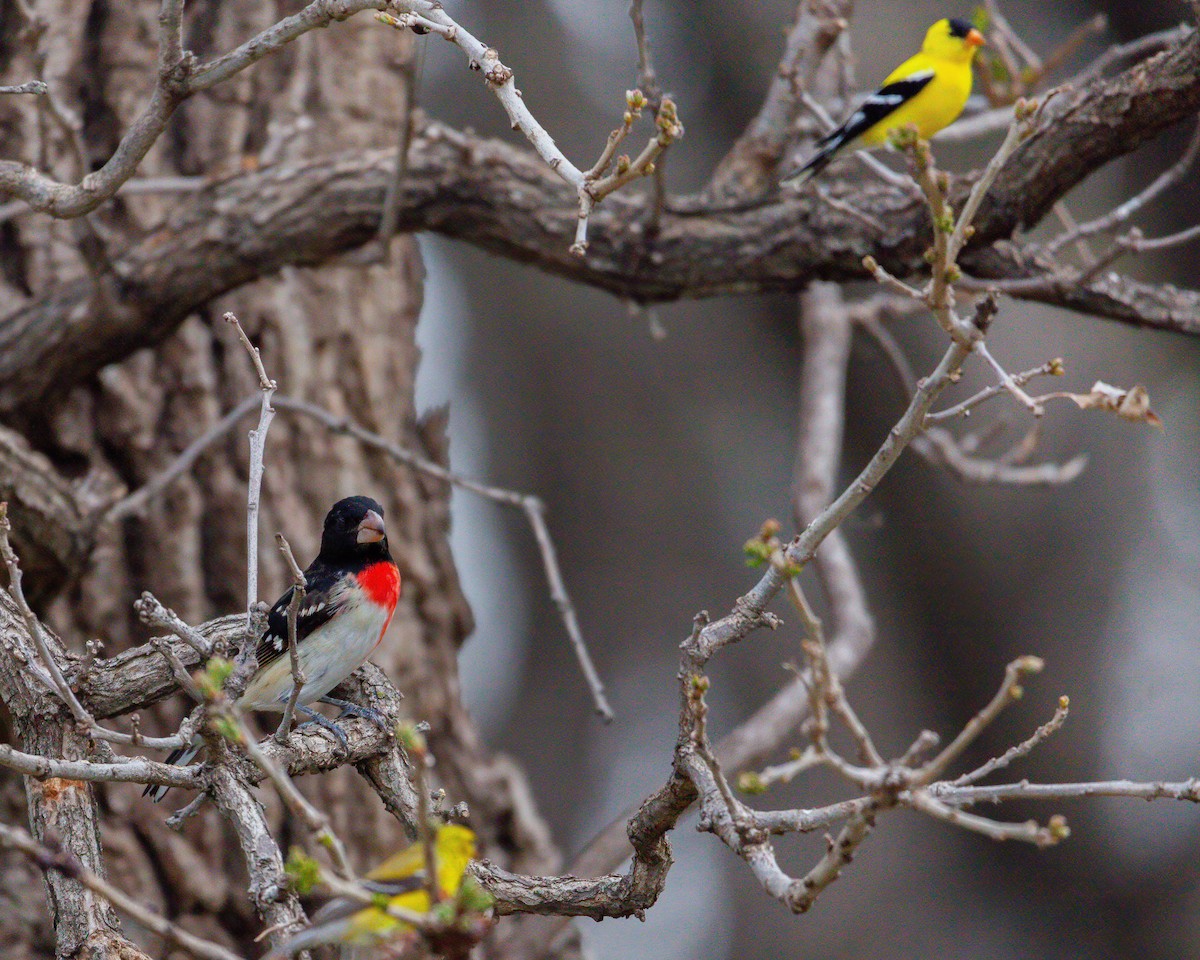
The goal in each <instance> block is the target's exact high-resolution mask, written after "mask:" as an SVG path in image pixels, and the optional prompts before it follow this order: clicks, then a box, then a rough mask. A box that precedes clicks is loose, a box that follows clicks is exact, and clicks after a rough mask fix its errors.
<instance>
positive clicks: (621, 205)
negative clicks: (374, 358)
mask: <svg viewBox="0 0 1200 960" xmlns="http://www.w3.org/2000/svg"><path fill="white" fill-rule="evenodd" d="M1198 110H1200V36H1198V35H1197V34H1196V33H1195V32H1192V33H1190V34H1189V35H1188V36H1187V37H1186V38H1185V39H1184V40H1182V41H1180V42H1179V43H1178V44H1177V45H1175V46H1173V47H1172V48H1170V49H1169V50H1166V51H1164V52H1162V53H1160V54H1158V55H1157V56H1155V57H1152V58H1151V59H1149V60H1147V61H1145V62H1143V63H1139V64H1136V65H1135V66H1134V67H1132V68H1131V69H1130V70H1128V71H1126V72H1125V73H1122V74H1120V75H1118V76H1116V77H1114V78H1112V79H1101V80H1096V81H1093V82H1092V83H1090V84H1088V85H1087V86H1086V87H1084V88H1083V89H1081V90H1077V91H1067V92H1063V93H1060V94H1058V95H1057V96H1055V97H1053V98H1051V100H1050V102H1049V104H1048V106H1047V108H1046V110H1045V111H1044V115H1043V117H1042V119H1041V121H1040V123H1039V127H1038V130H1037V131H1036V132H1035V133H1034V135H1033V136H1032V137H1030V138H1029V140H1028V142H1026V143H1025V144H1024V145H1023V146H1022V148H1021V149H1020V151H1019V152H1018V153H1017V155H1016V156H1015V157H1014V158H1013V161H1012V162H1011V163H1009V164H1008V165H1007V167H1006V168H1005V170H1004V171H1002V173H1001V175H1000V177H999V178H998V179H997V181H996V183H995V184H994V185H993V187H992V190H991V192H990V193H989V195H988V200H987V202H986V203H985V204H984V206H983V209H982V210H981V212H980V216H979V217H977V218H976V222H975V226H976V237H975V239H974V241H973V243H972V246H971V247H970V248H968V250H967V251H966V253H965V254H964V257H963V260H962V264H963V267H964V268H965V269H966V270H967V271H968V272H969V273H971V274H973V275H975V276H978V277H982V278H985V279H995V278H998V277H1001V278H1002V277H1011V276H1013V272H1012V271H1013V270H1014V269H1015V263H1014V255H1013V254H1012V253H1006V254H1005V255H1003V256H997V255H996V254H995V252H994V249H995V248H991V247H988V246H985V245H983V244H981V242H980V240H981V238H986V239H987V240H990V241H999V240H1003V239H1005V238H1008V237H1010V236H1011V235H1012V233H1013V231H1015V230H1016V229H1018V228H1019V227H1020V226H1022V225H1026V226H1027V225H1030V224H1032V223H1035V222H1036V220H1037V219H1038V218H1039V217H1040V216H1042V215H1044V213H1045V212H1046V211H1047V210H1049V208H1050V207H1051V206H1052V205H1053V203H1054V202H1055V201H1057V200H1058V199H1059V198H1061V197H1062V196H1063V195H1064V194H1066V193H1067V192H1068V191H1069V190H1070V189H1071V188H1072V187H1074V186H1075V185H1076V184H1077V183H1078V182H1079V181H1080V180H1081V179H1083V177H1085V176H1086V175H1087V174H1088V173H1091V172H1092V171H1094V170H1096V169H1099V168H1100V167H1101V166H1103V165H1104V164H1106V163H1108V162H1109V161H1111V160H1113V159H1115V158H1116V157H1119V156H1122V155H1124V154H1126V153H1128V152H1129V151H1131V150H1133V149H1135V148H1136V147H1137V146H1138V145H1139V144H1141V143H1143V142H1145V141H1146V140H1147V139H1149V138H1151V137H1153V136H1154V135H1156V134H1157V133H1159V132H1160V131H1162V130H1164V129H1166V128H1167V127H1169V126H1171V125H1173V124H1175V123H1178V122H1179V121H1181V120H1183V119H1185V118H1187V117H1189V116H1191V115H1193V114H1195V113H1196V112H1197V111H1198ZM410 154H411V155H410V163H409V176H408V178H407V180H406V181H405V183H404V184H403V187H402V189H401V190H400V195H399V197H398V198H397V203H398V229H401V230H433V231H437V232H440V233H443V234H445V235H447V236H452V237H458V238H462V239H464V240H467V241H468V242H470V243H473V244H476V245H478V246H481V247H483V248H485V249H488V250H491V251H493V252H496V253H498V254H500V255H502V256H506V257H509V258H511V259H513V260H516V261H519V262H532V263H535V264H536V265H538V266H539V267H541V268H542V269H545V270H547V271H550V272H553V273H557V274H560V275H562V276H565V277H568V278H570V279H573V280H576V281H578V282H581V283H587V284H590V285H592V286H596V287H600V288H602V289H605V290H609V291H611V292H613V293H615V294H618V295H620V296H623V297H628V298H631V299H634V300H638V301H642V302H649V301H663V300H674V299H678V298H683V297H709V296H717V295H721V294H728V293H734V292H739V293H745V292H760V291H779V290H790V291H795V290H799V289H800V288H802V287H804V286H805V285H806V284H807V283H808V282H810V281H811V280H813V279H829V280H846V279H861V278H862V277H863V275H864V272H863V268H862V258H863V257H864V256H867V255H870V256H873V257H875V258H876V260H877V261H878V262H879V263H880V264H881V265H882V266H883V267H884V268H885V269H886V270H887V271H888V272H889V273H891V274H893V275H896V276H900V277H903V276H910V275H914V274H916V273H919V272H920V271H921V270H922V269H923V268H924V261H923V254H924V251H925V248H926V246H927V245H928V239H927V238H928V224H927V222H926V220H927V218H926V214H925V210H924V207H923V204H922V203H921V202H920V201H919V200H916V199H914V198H913V197H912V196H911V195H909V194H906V193H905V192H903V191H901V190H898V189H896V188H893V187H889V186H887V185H882V184H877V183H860V184H842V185H839V186H838V189H837V190H835V191H831V193H830V195H831V196H833V197H834V198H835V199H839V200H844V199H850V198H852V199H853V206H854V208H855V210H856V211H860V212H861V213H863V214H866V215H867V216H868V217H870V218H872V219H873V220H875V221H878V222H879V223H881V224H883V225H884V226H885V230H884V232H883V233H882V234H880V233H879V232H878V231H877V230H876V229H874V228H869V227H868V226H867V224H866V223H865V222H864V221H863V219H862V217H861V216H854V215H851V214H850V213H849V212H847V211H845V210H844V209H841V208H839V206H837V205H831V204H829V203H826V202H824V201H823V200H822V199H821V198H820V197H819V196H812V195H804V196H802V197H794V196H786V197H778V198H774V199H772V200H764V201H763V202H762V203H759V204H752V205H746V206H742V207H737V208H726V209H722V208H720V207H714V206H712V205H711V204H709V203H707V202H706V201H702V200H696V201H694V202H691V203H684V204H680V205H677V207H676V209H675V211H674V212H671V211H666V212H664V214H663V216H662V218H661V222H660V224H659V230H658V231H657V233H655V235H654V236H653V237H650V236H647V235H645V233H644V231H641V230H639V229H638V225H639V224H640V223H641V222H642V221H643V220H644V219H645V218H646V217H647V216H648V215H649V214H650V206H651V201H650V200H649V199H647V198H642V197H630V196H627V195H618V196H615V197H612V198H610V200H609V202H608V204H607V205H606V207H605V209H603V210H599V211H597V212H595V213H594V214H593V216H592V220H593V224H592V231H591V234H590V240H589V247H588V255H587V257H586V258H582V259H581V258H579V257H576V256H573V255H572V254H571V253H570V252H569V251H568V249H567V246H568V242H569V238H570V237H571V236H572V235H573V234H574V231H575V227H576V223H577V216H576V212H577V211H576V201H577V199H578V198H577V197H576V196H575V195H574V193H573V192H572V191H571V189H570V188H569V187H567V186H566V185H564V184H563V183H562V181H561V180H560V179H558V177H556V176H555V174H554V173H553V172H551V171H550V170H549V169H547V168H546V166H545V165H544V164H543V163H542V162H541V160H540V159H538V158H537V157H536V156H534V155H533V154H532V153H530V152H529V151H526V150H520V149H517V148H515V147H512V146H509V145H507V144H503V143H499V142H497V141H490V140H480V139H478V138H476V137H472V136H468V135H465V134H462V133H459V132H457V131H454V130H451V129H449V128H446V127H444V126H441V125H439V124H435V123H427V124H426V125H425V126H424V128H423V129H421V130H420V131H419V132H418V134H417V135H416V136H415V137H414V139H413V143H412V146H411V150H410ZM394 170H395V160H394V155H393V154H392V153H390V152H366V153H364V152H361V151H359V152H355V153H354V154H352V155H351V154H344V155H337V156H333V157H321V158H317V159H314V160H310V161H307V162H305V163H302V164H297V165H282V166H279V167H273V168H268V169H266V170H262V171H257V172H254V173H247V174H243V175H240V176H236V177H233V178H231V179H229V180H226V181H223V182H221V183H219V184H215V185H213V186H212V187H209V188H207V189H204V190H200V191H197V192H196V193H195V194H194V195H189V196H188V197H187V198H186V200H185V201H184V202H182V203H180V204H179V206H178V207H177V208H176V210H175V211H174V212H173V214H172V215H171V216H170V217H169V218H168V220H167V221H166V222H165V223H164V224H163V225H162V226H161V227H160V228H159V229H156V230H154V231H152V232H151V233H149V234H148V235H146V236H145V237H144V238H142V239H141V240H140V241H139V242H137V243H135V244H134V245H133V246H132V247H130V248H128V249H127V250H125V251H114V252H113V257H112V259H113V265H114V273H113V274H110V275H108V276H106V277H104V278H103V279H102V281H101V282H100V283H99V284H95V283H94V282H93V281H92V280H91V279H88V280H80V281H76V282H74V283H64V284H60V285H58V286H56V287H55V289H54V290H53V291H52V292H50V293H49V294H48V295H47V296H45V297H43V298H41V299H39V300H36V301H33V302H32V303H30V304H27V305H26V306H24V307H22V308H20V309H18V310H16V311H14V312H12V313H10V314H8V315H7V316H5V317H4V318H2V319H0V383H2V384H3V386H2V387H0V413H6V412H12V411H13V410H14V409H18V408H21V407H27V406H29V405H30V404H33V403H36V402H38V401H40V400H42V399H43V398H44V397H45V396H46V394H47V393H49V392H51V391H52V390H54V389H59V390H61V389H65V388H67V387H69V386H70V385H72V384H74V383H77V382H79V381H80V380H81V379H83V378H85V377H87V376H88V375H90V374H91V373H92V372H94V371H95V370H96V369H98V368H99V367H100V366H102V365H104V364H106V363H110V362H113V361H115V360H119V359H121V358H122V357H124V356H126V355H128V354H129V353H130V352H132V351H133V350H134V349H138V348H141V347H144V346H145V345H146V344H147V343H153V342H156V341H158V340H160V339H162V338H163V337H165V336H167V335H168V334H169V333H171V332H172V331H173V330H174V329H175V328H176V327H177V326H178V325H179V323H180V322H182V320H183V318H184V317H186V316H187V315H188V313H189V312H191V311H192V310H194V309H196V308H197V307H198V306H200V305H201V304H203V303H206V302H207V301H209V300H211V299H212V298H213V297H215V296H217V295H219V294H221V293H224V292H226V291H228V290H230V289H233V288H235V287H237V286H239V285H241V284H243V283H246V282H249V281H251V280H254V279H257V278H259V277H262V276H266V275H269V274H271V273H273V272H274V271H276V270H278V269H279V268H280V267H282V266H285V265H288V264H291V265H314V264H319V263H322V262H325V261H327V260H329V259H330V258H332V257H334V256H336V255H337V254H339V253H343V252H345V251H347V250H351V249H353V248H355V247H358V246H360V245H362V244H364V243H366V242H368V241H369V240H370V239H371V238H372V237H373V236H375V234H376V232H377V231H378V227H379V217H380V211H381V209H382V203H383V199H384V197H385V195H386V192H387V189H388V185H389V183H390V181H391V178H392V176H393V174H394ZM971 182H973V178H971V177H968V178H963V179H962V180H961V181H958V182H956V186H955V188H954V189H952V190H951V193H950V199H951V203H952V205H953V206H955V207H956V208H957V207H959V206H961V203H962V201H963V199H964V197H965V191H966V189H967V188H968V187H969V186H970V183H971ZM247 210H254V211H255V215H254V216H253V217H248V216H246V215H245V212H246V211H247ZM701 263H702V264H704V269H703V270H697V268H696V265H697V264H701ZM1031 269H1032V268H1030V267H1025V268H1024V269H1023V273H1024V275H1026V276H1028V275H1029V273H1030V270H1031ZM1013 293H1014V295H1018V296H1030V297H1031V298H1035V299H1039V300H1043V301H1046V302H1054V303H1060V304H1062V305H1064V306H1067V307H1071V308H1073V309H1080V310H1086V311H1088V312H1093V313H1098V314H1100V315H1106V316H1111V317H1113V318H1114V319H1118V320H1123V321H1125V322H1132V323H1138V324H1141V325H1144V326H1152V327H1162V328H1165V329H1170V330H1178V331H1186V332H1192V331H1193V330H1197V329H1200V296H1196V295H1191V294H1189V293H1180V292H1178V291H1172V290H1170V289H1169V288H1163V289H1159V288H1152V287H1148V286H1139V285H1136V284H1133V285H1131V284H1130V283H1129V282H1128V281H1115V282H1114V281H1112V280H1109V279H1105V280H1102V281H1093V282H1092V283H1090V284H1088V285H1087V286H1086V287H1085V288H1084V289H1082V290H1073V289H1057V288H1055V287H1049V288H1047V287H1045V286H1042V287H1039V288H1038V289H1036V290H1034V291H1032V292H1028V293H1026V292H1023V291H1021V290H1014V291H1013ZM1139 311H1144V312H1139Z"/></svg>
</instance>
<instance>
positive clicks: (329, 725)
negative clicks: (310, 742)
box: [296, 706, 350, 753]
mask: <svg viewBox="0 0 1200 960" xmlns="http://www.w3.org/2000/svg"><path fill="white" fill-rule="evenodd" d="M296 712H297V713H302V714H304V716H306V717H308V722H307V723H302V724H300V726H299V727H297V728H296V729H298V730H303V729H304V728H305V727H320V728H321V729H322V730H328V731H329V733H331V734H332V735H333V738H334V739H335V740H337V742H338V743H339V744H341V747H342V750H344V751H345V752H346V753H349V752H350V741H349V740H348V739H346V731H345V730H343V729H342V728H341V727H339V726H338V725H337V724H336V723H334V722H333V721H332V720H330V719H329V718H328V717H327V716H325V715H324V714H321V713H318V712H317V711H316V710H313V709H311V708H310V707H300V706H298V707H296Z"/></svg>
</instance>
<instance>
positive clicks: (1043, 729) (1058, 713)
mask: <svg viewBox="0 0 1200 960" xmlns="http://www.w3.org/2000/svg"><path fill="white" fill-rule="evenodd" d="M1070 704H1071V702H1070V700H1069V699H1068V698H1067V697H1059V698H1058V706H1057V707H1056V708H1055V710H1054V716H1053V717H1051V718H1050V719H1049V720H1047V721H1046V722H1045V723H1043V724H1042V725H1041V726H1040V727H1038V728H1037V730H1035V731H1034V733H1033V736H1031V737H1029V738H1028V739H1026V740H1022V741H1021V742H1020V743H1018V744H1017V745H1016V746H1015V747H1009V748H1008V749H1007V750H1005V751H1004V753H1002V754H1001V755H1000V756H998V757H993V758H992V759H991V760H989V761H988V762H987V763H985V764H984V765H983V766H981V767H978V768H976V769H975V770H972V771H970V772H969V773H964V774H963V775H962V776H961V777H959V778H958V779H957V780H954V781H952V782H951V784H950V785H951V786H953V787H966V786H969V785H970V784H972V783H977V782H978V781H980V780H982V779H983V778H984V777H986V776H988V775H989V774H991V773H995V772H996V771H997V770H1000V769H1003V768H1004V767H1007V766H1008V765H1009V764H1010V763H1012V762H1013V761H1014V760H1019V759H1020V758H1021V757H1024V756H1028V755H1029V753H1030V751H1032V750H1033V749H1034V748H1035V747H1037V746H1038V745H1039V744H1041V743H1044V742H1045V741H1046V740H1048V739H1049V738H1050V737H1051V736H1053V735H1054V734H1055V733H1056V732H1057V731H1058V729H1059V728H1060V727H1061V726H1062V725H1063V724H1064V723H1066V721H1067V714H1068V713H1069V712H1070V710H1069V708H1070Z"/></svg>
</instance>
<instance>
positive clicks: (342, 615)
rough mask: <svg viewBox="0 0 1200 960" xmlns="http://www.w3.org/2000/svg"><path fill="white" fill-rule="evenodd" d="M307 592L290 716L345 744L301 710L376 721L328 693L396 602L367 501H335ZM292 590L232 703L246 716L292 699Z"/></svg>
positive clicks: (327, 723)
mask: <svg viewBox="0 0 1200 960" xmlns="http://www.w3.org/2000/svg"><path fill="white" fill-rule="evenodd" d="M304 578H305V580H306V581H307V588H306V590H305V595H304V604H303V606H302V607H301V609H300V611H299V613H298V614H297V616H296V651H297V653H298V654H299V657H300V669H301V670H302V671H303V672H304V680H305V682H304V686H303V687H302V688H301V689H300V697H299V699H298V700H297V702H296V712H297V713H301V714H303V715H304V716H306V717H308V718H309V719H310V722H313V723H317V724H319V725H321V726H323V727H325V728H326V729H328V730H330V731H331V732H332V733H333V734H334V735H335V736H336V737H337V738H338V739H339V740H341V741H342V743H343V744H345V741H346V737H345V734H344V733H343V732H342V730H341V728H340V727H338V726H337V724H335V723H334V722H333V721H331V720H328V719H327V718H325V717H324V716H322V715H321V714H319V713H317V712H316V711H315V710H311V709H309V708H308V707H307V706H305V704H309V703H313V702H316V701H320V702H323V703H331V704H334V705H335V706H338V707H341V708H342V715H343V716H345V715H346V714H358V715H360V716H367V717H369V718H370V719H372V720H375V721H376V722H379V721H380V719H381V718H379V717H378V715H374V716H372V714H373V713H374V712H373V711H368V710H365V709H363V708H361V707H359V706H357V705H355V704H352V703H348V702H346V701H345V700H337V699H335V698H333V697H330V696H329V695H328V694H329V691H330V690H332V689H333V688H334V687H336V686H337V685H338V684H339V683H341V682H342V681H343V680H345V679H346V678H347V677H348V676H350V674H352V673H353V672H354V671H355V670H357V669H358V668H359V667H360V666H361V665H362V663H363V662H364V661H365V660H366V659H367V657H368V656H370V654H371V651H372V650H374V649H375V647H376V646H378V645H379V642H380V641H381V640H382V639H383V634H384V631H386V630H387V627H388V624H389V623H390V622H391V619H392V614H393V613H394V612H395V610H396V602H397V600H399V599H400V571H399V570H398V569H397V567H396V564H395V562H394V561H393V560H392V556H391V554H390V553H389V552H388V542H387V530H386V529H385V527H384V525H383V507H381V506H380V505H379V504H378V503H376V502H375V501H374V500H372V499H371V498H370V497H347V498H346V499H345V500H339V501H338V502H337V503H335V504H334V505H333V507H332V509H330V511H329V513H328V515H326V517H325V529H324V531H323V532H322V533H321V552H320V553H318V554H317V558H316V559H315V560H314V561H313V562H312V563H311V564H309V566H308V569H307V570H305V571H304ZM291 602H292V588H290V587H289V588H288V590H287V591H286V592H285V593H284V594H283V596H281V597H280V598H279V599H278V600H276V601H275V605H274V606H273V607H272V608H271V612H270V613H269V614H267V629H266V632H265V633H264V634H263V636H262V639H261V640H259V642H258V650H257V659H258V669H257V670H255V672H254V675H253V676H252V677H251V678H250V682H249V683H248V684H247V685H246V691H245V693H243V694H242V696H241V699H240V700H239V701H238V703H239V705H240V706H241V707H242V708H243V709H246V710H272V711H275V712H277V713H282V712H283V710H284V708H285V707H286V706H287V702H288V699H289V698H290V697H291V695H292V687H293V683H292V663H291V656H290V655H289V653H288V626H287V611H288V606H289V605H290V604H291ZM199 750H200V744H199V743H193V744H192V745H190V746H188V747H182V748H180V749H178V750H176V751H175V752H173V753H172V754H171V755H170V756H169V757H167V763H177V764H187V763H189V762H190V761H191V760H192V758H193V757H194V756H195V755H196V754H197V753H198V752H199ZM168 789H169V788H168V787H163V786H149V787H147V788H146V790H145V793H144V794H143V795H144V796H153V798H154V801H155V802H156V803H157V802H158V801H159V800H161V799H162V798H163V797H164V796H166V794H167V790H168Z"/></svg>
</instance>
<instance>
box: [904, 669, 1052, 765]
mask: <svg viewBox="0 0 1200 960" xmlns="http://www.w3.org/2000/svg"><path fill="white" fill-rule="evenodd" d="M1041 669H1042V661H1041V660H1040V659H1039V658H1038V657H1019V658H1017V659H1016V660H1014V661H1012V663H1010V664H1009V665H1008V666H1007V667H1005V669H1004V682H1003V683H1001V684H1000V689H999V690H997V691H996V695H995V696H994V697H992V699H991V701H989V703H988V704H987V706H985V707H984V708H983V709H982V710H980V711H979V712H978V713H977V714H975V716H973V717H972V718H971V719H970V720H969V721H967V725H966V726H965V727H963V728H962V730H961V731H959V734H958V736H957V737H955V738H954V739H953V740H952V741H951V742H950V743H949V744H948V745H947V746H946V748H945V749H944V750H942V752H941V753H939V754H938V755H937V756H936V757H934V758H933V759H932V760H930V761H929V762H928V763H927V764H925V766H923V767H922V768H921V769H920V770H919V771H917V773H916V775H915V776H914V777H913V781H912V783H913V786H918V787H919V786H925V785H927V784H930V783H932V782H933V781H934V780H936V779H937V778H938V777H940V776H941V775H942V773H943V772H944V771H945V770H946V768H947V767H949V766H950V764H952V763H953V762H954V761H955V760H957V759H958V758H959V757H960V756H961V755H962V752H963V751H964V750H966V749H967V747H969V746H970V745H971V744H972V743H973V742H974V740H975V738H976V737H978V736H979V734H980V733H982V732H983V730H984V728H985V727H987V726H988V724H990V723H991V722H992V721H993V720H995V719H996V717H998V716H999V715H1000V713H1001V711H1002V710H1004V708H1005V707H1007V706H1008V705H1009V704H1011V703H1012V702H1013V701H1014V700H1017V699H1019V698H1020V696H1021V693H1022V690H1021V680H1022V678H1023V677H1025V676H1027V675H1028V674H1031V673H1038V672H1040V671H1041Z"/></svg>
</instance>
